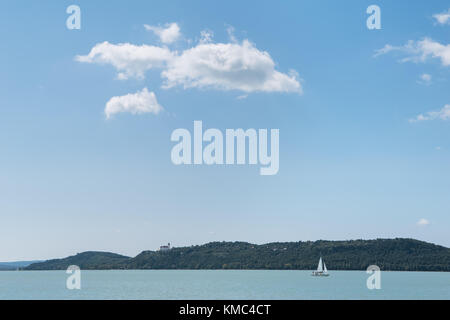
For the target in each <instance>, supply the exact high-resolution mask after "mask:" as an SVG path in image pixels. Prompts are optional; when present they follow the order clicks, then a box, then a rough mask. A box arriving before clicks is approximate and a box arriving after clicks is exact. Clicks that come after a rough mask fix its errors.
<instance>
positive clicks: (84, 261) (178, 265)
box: [26, 239, 450, 271]
mask: <svg viewBox="0 0 450 320" xmlns="http://www.w3.org/2000/svg"><path fill="white" fill-rule="evenodd" d="M320 256H322V257H323V258H324V259H325V262H326V264H327V266H328V269H329V270H365V269H366V268H367V267H368V266H369V265H372V264H376V265H378V266H379V267H380V268H381V269H382V270H402V271H450V249H449V248H445V247H442V246H438V245H434V244H431V243H426V242H423V241H418V240H413V239H377V240H351V241H314V242H311V241H308V242H285V243H268V244H264V245H254V244H250V243H246V242H212V243H208V244H205V245H201V246H192V247H182V248H173V249H171V250H170V251H165V252H159V251H144V252H142V253H140V254H139V255H137V256H136V257H134V258H128V257H124V256H120V255H115V254H113V253H104V252H85V253H81V254H78V255H76V256H72V257H68V258H65V259H60V260H50V261H46V262H42V263H37V264H33V265H31V266H29V267H27V268H26V269H28V270H53V269H66V268H67V267H68V266H69V265H70V264H75V265H78V266H80V267H81V269H286V270H290V269H296V270H313V269H315V268H316V266H317V262H318V260H319V257H320Z"/></svg>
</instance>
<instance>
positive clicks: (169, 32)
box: [144, 23, 181, 44]
mask: <svg viewBox="0 0 450 320" xmlns="http://www.w3.org/2000/svg"><path fill="white" fill-rule="evenodd" d="M144 28H145V29H146V30H148V31H152V32H153V33H155V34H156V35H157V36H158V37H159V39H160V40H161V42H162V43H166V44H170V43H173V42H175V41H177V40H178V39H179V38H180V36H181V33H180V27H179V26H178V24H176V23H170V24H169V23H167V24H166V25H165V28H163V27H157V26H149V25H147V24H144Z"/></svg>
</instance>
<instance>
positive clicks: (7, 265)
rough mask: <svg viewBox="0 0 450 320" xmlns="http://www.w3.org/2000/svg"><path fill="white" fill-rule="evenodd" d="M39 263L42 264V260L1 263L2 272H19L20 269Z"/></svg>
mask: <svg viewBox="0 0 450 320" xmlns="http://www.w3.org/2000/svg"><path fill="white" fill-rule="evenodd" d="M37 262H41V260H33V261H13V262H0V271H3V270H17V269H20V268H24V267H28V266H29V265H30V264H33V263H37Z"/></svg>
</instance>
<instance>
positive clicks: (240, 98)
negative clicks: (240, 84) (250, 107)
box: [236, 94, 248, 100]
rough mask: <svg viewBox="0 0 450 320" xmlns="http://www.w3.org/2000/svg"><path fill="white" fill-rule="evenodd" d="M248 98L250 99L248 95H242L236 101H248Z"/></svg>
mask: <svg viewBox="0 0 450 320" xmlns="http://www.w3.org/2000/svg"><path fill="white" fill-rule="evenodd" d="M247 97H248V94H243V95H240V96H238V97H236V99H238V100H244V99H247Z"/></svg>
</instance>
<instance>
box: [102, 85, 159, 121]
mask: <svg viewBox="0 0 450 320" xmlns="http://www.w3.org/2000/svg"><path fill="white" fill-rule="evenodd" d="M162 110H163V108H162V107H161V106H160V105H159V104H158V101H157V100H156V96H155V94H154V93H153V92H149V91H148V90H147V88H144V89H142V90H141V91H138V92H136V93H130V94H127V95H124V96H117V97H112V98H111V99H109V101H108V102H107V103H106V107H105V115H106V118H108V119H109V118H110V117H111V116H112V115H114V114H116V113H119V112H129V113H132V114H142V113H154V114H158V113H159V112H160V111H162Z"/></svg>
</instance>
